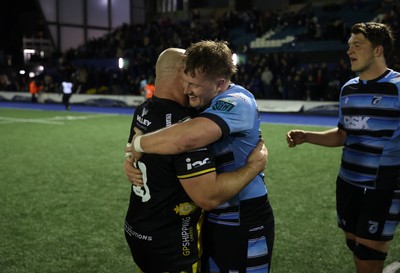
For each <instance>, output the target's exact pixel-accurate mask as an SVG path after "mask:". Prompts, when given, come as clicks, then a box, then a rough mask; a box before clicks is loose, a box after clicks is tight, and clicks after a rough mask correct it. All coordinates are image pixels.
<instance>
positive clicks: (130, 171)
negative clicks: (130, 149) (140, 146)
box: [124, 157, 143, 187]
mask: <svg viewBox="0 0 400 273" xmlns="http://www.w3.org/2000/svg"><path fill="white" fill-rule="evenodd" d="M124 171H125V175H126V176H127V177H128V180H129V181H130V182H131V184H132V185H135V186H139V187H143V178H142V172H141V171H140V170H139V169H138V168H135V167H134V164H132V159H131V158H129V157H128V158H126V160H125V162H124Z"/></svg>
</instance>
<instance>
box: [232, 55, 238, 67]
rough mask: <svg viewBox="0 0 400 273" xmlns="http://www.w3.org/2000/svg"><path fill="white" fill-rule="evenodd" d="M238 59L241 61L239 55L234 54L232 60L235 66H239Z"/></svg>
mask: <svg viewBox="0 0 400 273" xmlns="http://www.w3.org/2000/svg"><path fill="white" fill-rule="evenodd" d="M238 59H239V57H238V55H237V54H236V53H233V55H232V60H233V64H234V65H237V63H238Z"/></svg>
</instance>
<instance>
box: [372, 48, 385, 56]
mask: <svg viewBox="0 0 400 273" xmlns="http://www.w3.org/2000/svg"><path fill="white" fill-rule="evenodd" d="M374 53H375V56H377V57H381V56H384V55H385V49H384V48H383V46H382V45H378V46H376V47H375V49H374Z"/></svg>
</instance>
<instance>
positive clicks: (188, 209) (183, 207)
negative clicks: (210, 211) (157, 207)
mask: <svg viewBox="0 0 400 273" xmlns="http://www.w3.org/2000/svg"><path fill="white" fill-rule="evenodd" d="M196 209H197V206H196V205H194V204H192V203H189V202H185V203H180V204H179V205H177V206H176V207H175V208H174V211H175V213H176V214H179V215H189V214H191V213H192V212H193V211H195V210H196Z"/></svg>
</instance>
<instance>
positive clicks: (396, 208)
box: [336, 177, 400, 241]
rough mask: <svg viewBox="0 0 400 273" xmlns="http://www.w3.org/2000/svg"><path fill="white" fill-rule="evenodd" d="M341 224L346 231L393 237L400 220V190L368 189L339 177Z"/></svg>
mask: <svg viewBox="0 0 400 273" xmlns="http://www.w3.org/2000/svg"><path fill="white" fill-rule="evenodd" d="M336 209H337V217H338V226H339V227H340V228H341V229H342V230H343V231H345V232H349V233H352V234H354V235H355V236H357V237H360V238H363V239H367V240H373V241H391V240H392V239H393V237H394V234H395V232H396V228H397V226H398V224H399V221H400V191H399V190H386V189H384V190H381V189H366V188H362V187H357V186H354V185H352V184H350V183H347V182H345V181H343V180H342V179H341V178H340V177H338V179H337V181H336Z"/></svg>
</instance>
